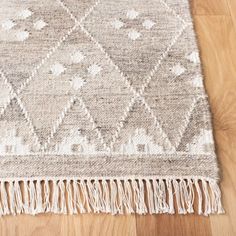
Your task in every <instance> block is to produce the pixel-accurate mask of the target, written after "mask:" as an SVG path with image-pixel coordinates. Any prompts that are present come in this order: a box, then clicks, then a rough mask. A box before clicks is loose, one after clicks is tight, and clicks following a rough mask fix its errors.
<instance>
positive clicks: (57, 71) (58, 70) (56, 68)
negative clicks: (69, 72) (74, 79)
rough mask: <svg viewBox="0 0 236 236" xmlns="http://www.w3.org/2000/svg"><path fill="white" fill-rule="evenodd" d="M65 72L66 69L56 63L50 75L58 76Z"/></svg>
mask: <svg viewBox="0 0 236 236" xmlns="http://www.w3.org/2000/svg"><path fill="white" fill-rule="evenodd" d="M65 70H66V68H65V67H64V66H63V65H62V64H61V63H58V62H56V63H55V64H54V65H53V66H52V67H51V73H52V74H53V75H54V76H59V75H60V74H62V73H63V72H64V71H65Z"/></svg>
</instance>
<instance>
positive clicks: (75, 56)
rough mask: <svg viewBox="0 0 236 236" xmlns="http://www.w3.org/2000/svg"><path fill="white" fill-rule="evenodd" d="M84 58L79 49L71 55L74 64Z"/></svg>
mask: <svg viewBox="0 0 236 236" xmlns="http://www.w3.org/2000/svg"><path fill="white" fill-rule="evenodd" d="M83 59H84V55H83V54H82V53H81V52H80V51H76V52H75V53H73V54H72V55H71V61H72V63H74V64H78V63H80V62H81V61H82V60H83Z"/></svg>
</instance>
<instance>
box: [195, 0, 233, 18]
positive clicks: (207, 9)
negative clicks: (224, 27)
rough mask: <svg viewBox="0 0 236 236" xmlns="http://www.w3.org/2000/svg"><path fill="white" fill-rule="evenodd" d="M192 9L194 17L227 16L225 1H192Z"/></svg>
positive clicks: (227, 10)
mask: <svg viewBox="0 0 236 236" xmlns="http://www.w3.org/2000/svg"><path fill="white" fill-rule="evenodd" d="M233 1H234V0H233ZM192 9H193V14H194V15H228V14H229V9H228V4H227V0H192Z"/></svg>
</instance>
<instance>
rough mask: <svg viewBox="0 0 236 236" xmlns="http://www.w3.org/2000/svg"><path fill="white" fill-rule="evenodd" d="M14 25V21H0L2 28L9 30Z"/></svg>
mask: <svg viewBox="0 0 236 236" xmlns="http://www.w3.org/2000/svg"><path fill="white" fill-rule="evenodd" d="M15 25H16V23H15V22H14V21H12V20H5V21H3V22H2V24H1V26H2V29H3V30H10V29H12V28H13V27H14V26H15Z"/></svg>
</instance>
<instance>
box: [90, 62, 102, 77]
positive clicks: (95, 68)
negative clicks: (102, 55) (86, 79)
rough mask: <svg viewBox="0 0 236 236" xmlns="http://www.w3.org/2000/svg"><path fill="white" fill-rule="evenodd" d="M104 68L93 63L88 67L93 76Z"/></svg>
mask: <svg viewBox="0 0 236 236" xmlns="http://www.w3.org/2000/svg"><path fill="white" fill-rule="evenodd" d="M101 70H102V67H101V66H98V65H96V64H93V65H91V66H90V67H89V68H88V73H89V74H90V75H91V76H93V77H94V76H96V75H97V74H98V73H100V71H101Z"/></svg>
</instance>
